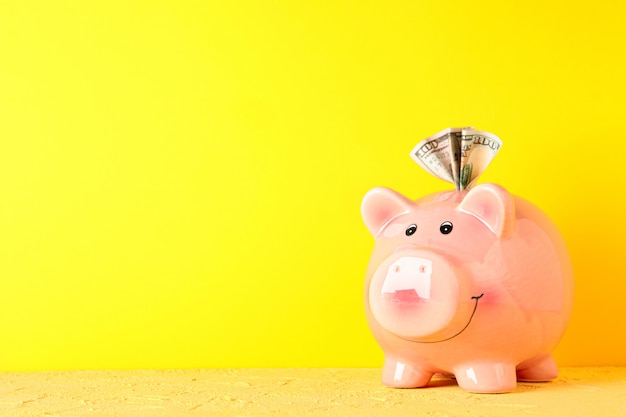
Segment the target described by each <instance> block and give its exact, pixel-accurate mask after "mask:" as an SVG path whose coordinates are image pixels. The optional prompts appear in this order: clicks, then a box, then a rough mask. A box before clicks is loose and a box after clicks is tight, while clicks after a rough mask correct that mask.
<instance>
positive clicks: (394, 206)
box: [361, 187, 413, 236]
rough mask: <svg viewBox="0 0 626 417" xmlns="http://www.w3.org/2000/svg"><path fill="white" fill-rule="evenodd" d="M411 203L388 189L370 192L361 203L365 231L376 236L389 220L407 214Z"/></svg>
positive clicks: (380, 188)
mask: <svg viewBox="0 0 626 417" xmlns="http://www.w3.org/2000/svg"><path fill="white" fill-rule="evenodd" d="M411 205H413V202H412V201H411V200H409V199H408V198H406V197H404V196H403V195H401V194H398V193H397V192H395V191H393V190H390V189H389V188H383V187H377V188H374V189H372V190H370V191H369V192H368V193H367V194H365V197H363V202H362V203H361V216H363V221H364V222H365V226H366V227H367V230H369V232H370V233H371V234H372V235H373V236H377V235H378V234H379V233H380V231H381V230H382V228H383V227H384V226H385V225H386V224H387V223H389V221H390V220H391V219H393V218H394V217H396V216H399V215H400V214H404V213H407V212H408V211H409V208H410V207H411Z"/></svg>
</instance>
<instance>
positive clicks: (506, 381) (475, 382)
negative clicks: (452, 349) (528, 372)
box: [454, 362, 517, 393]
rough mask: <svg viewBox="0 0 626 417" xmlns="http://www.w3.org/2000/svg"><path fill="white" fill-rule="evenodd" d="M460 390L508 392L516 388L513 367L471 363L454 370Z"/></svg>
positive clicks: (501, 364)
mask: <svg viewBox="0 0 626 417" xmlns="http://www.w3.org/2000/svg"><path fill="white" fill-rule="evenodd" d="M454 376H455V377H456V381H457V383H458V384H459V386H460V387H461V388H463V389H464V390H465V391H469V392H477V393H499V392H510V391H513V390H514V389H515V387H516V386H517V376H516V374H515V365H513V364H509V363H502V362H498V363H489V362H487V363H471V364H467V365H461V366H457V367H455V368H454Z"/></svg>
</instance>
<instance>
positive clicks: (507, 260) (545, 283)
mask: <svg viewBox="0 0 626 417" xmlns="http://www.w3.org/2000/svg"><path fill="white" fill-rule="evenodd" d="M361 212H362V216H363V220H364V222H365V225H366V227H367V228H368V230H369V231H370V233H371V234H372V235H373V236H374V239H375V247H374V251H373V253H372V256H371V259H370V263H369V266H368V269H367V274H366V281H365V294H364V297H365V310H366V315H367V320H368V323H369V325H370V328H371V330H372V333H373V334H374V337H375V338H376V340H377V341H378V343H379V345H380V346H381V348H382V349H383V352H384V354H385V362H384V366H383V383H384V384H386V385H388V386H393V387H402V388H409V387H423V386H426V385H428V383H429V381H430V379H431V377H432V376H433V375H434V374H435V373H442V374H449V375H454V376H455V378H456V379H457V382H458V384H459V385H460V386H461V387H462V388H463V389H465V390H467V391H472V392H493V393H495V392H507V391H511V390H513V389H515V387H516V383H517V380H532V381H539V380H549V379H553V378H555V377H556V375H557V367H556V364H555V363H554V360H553V358H552V354H551V352H552V350H553V349H554V347H555V346H556V345H557V343H558V342H559V340H560V339H561V337H562V335H563V333H564V331H565V327H566V325H567V322H568V320H569V317H570V314H571V309H572V302H573V276H572V268H571V263H570V260H569V256H568V253H567V249H566V246H565V244H564V242H563V239H562V238H561V235H560V233H559V231H558V230H557V229H556V227H555V226H554V224H553V223H552V222H551V221H550V219H549V218H548V217H547V216H546V215H545V214H544V213H543V212H541V211H540V210H539V209H538V208H537V207H535V206H534V205H532V204H530V203H529V202H527V201H526V200H524V199H522V198H519V197H516V196H513V195H511V194H509V192H508V191H506V190H505V189H504V188H502V187H501V186H498V185H495V184H482V185H478V186H476V187H474V188H472V189H471V190H470V191H450V192H442V193H438V194H434V195H430V196H427V197H424V198H422V199H419V200H417V201H415V202H414V201H411V200H409V199H407V198H405V197H404V196H402V195H400V194H398V193H396V192H394V191H392V190H390V189H386V188H375V189H373V190H371V191H370V192H368V193H367V194H366V195H365V197H364V199H363V203H362V207H361Z"/></svg>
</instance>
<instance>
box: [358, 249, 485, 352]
mask: <svg viewBox="0 0 626 417" xmlns="http://www.w3.org/2000/svg"><path fill="white" fill-rule="evenodd" d="M460 271H461V269H460V268H455V267H454V265H452V264H451V262H450V261H448V260H447V259H446V258H445V257H444V256H443V255H440V254H438V253H436V252H434V251H430V250H420V249H414V250H403V251H401V252H396V253H394V254H392V255H391V256H390V257H388V258H387V259H386V260H384V261H383V262H382V263H381V265H380V266H379V267H378V268H377V270H376V272H375V273H374V275H373V278H372V280H371V282H370V287H369V307H370V309H371V311H372V313H373V315H374V318H375V319H376V320H377V321H378V323H379V324H380V325H381V326H382V327H383V328H384V329H386V330H387V331H389V332H391V333H393V334H395V335H397V336H400V337H402V338H404V339H409V340H413V341H419V342H434V341H441V340H445V339H446V338H449V337H452V336H454V335H456V334H458V333H459V332H460V331H462V330H463V329H464V328H465V326H467V324H468V320H469V319H471V315H472V309H473V307H474V305H475V300H473V299H472V294H471V293H470V291H469V288H468V284H467V280H466V279H464V278H463V276H462V272H460Z"/></svg>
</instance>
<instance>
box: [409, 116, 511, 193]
mask: <svg viewBox="0 0 626 417" xmlns="http://www.w3.org/2000/svg"><path fill="white" fill-rule="evenodd" d="M501 147H502V140H501V139H500V138H499V137H497V136H496V135H494V134H493V133H490V132H486V131H483V130H476V129H474V128H473V127H458V128H457V127H452V128H448V129H445V130H442V131H441V132H439V133H436V134H434V135H432V136H430V137H428V138H426V139H424V140H422V141H420V142H419V143H418V144H417V145H415V147H414V148H413V149H412V150H411V158H412V159H413V160H414V161H415V162H417V163H418V164H419V165H420V166H421V167H422V168H424V169H425V170H426V171H428V172H429V173H431V174H432V175H434V176H436V177H437V178H440V179H442V180H444V181H448V182H451V183H453V184H454V186H455V189H457V190H464V189H467V188H470V187H471V186H472V185H474V184H475V183H476V180H477V178H478V177H479V176H480V174H482V173H483V172H484V171H485V169H486V168H487V166H488V165H489V163H490V162H491V161H492V160H493V158H494V157H495V155H496V154H497V153H498V151H499V150H500V148H501Z"/></svg>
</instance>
